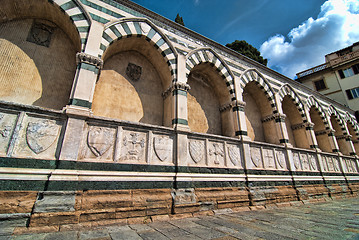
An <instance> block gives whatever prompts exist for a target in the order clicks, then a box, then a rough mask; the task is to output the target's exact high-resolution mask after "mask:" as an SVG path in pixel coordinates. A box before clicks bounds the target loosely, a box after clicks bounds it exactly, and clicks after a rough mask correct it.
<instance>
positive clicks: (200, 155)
mask: <svg viewBox="0 0 359 240" xmlns="http://www.w3.org/2000/svg"><path fill="white" fill-rule="evenodd" d="M189 154H190V155H191V158H192V160H193V161H194V162H195V163H199V162H200V161H202V159H204V143H203V142H201V141H190V142H189Z"/></svg>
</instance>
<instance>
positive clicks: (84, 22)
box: [74, 20, 89, 27]
mask: <svg viewBox="0 0 359 240" xmlns="http://www.w3.org/2000/svg"><path fill="white" fill-rule="evenodd" d="M74 24H75V25H76V27H88V26H89V23H88V22H87V20H78V21H74Z"/></svg>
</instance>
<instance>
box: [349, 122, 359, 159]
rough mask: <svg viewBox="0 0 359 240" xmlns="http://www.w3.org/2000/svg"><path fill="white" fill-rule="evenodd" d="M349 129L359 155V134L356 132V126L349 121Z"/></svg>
mask: <svg viewBox="0 0 359 240" xmlns="http://www.w3.org/2000/svg"><path fill="white" fill-rule="evenodd" d="M347 128H348V131H349V134H350V135H351V138H352V142H353V145H354V149H355V153H356V154H357V155H359V132H358V131H356V130H355V127H354V124H353V123H352V121H350V120H348V121H347Z"/></svg>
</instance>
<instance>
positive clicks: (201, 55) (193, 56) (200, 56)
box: [186, 48, 236, 101]
mask: <svg viewBox="0 0 359 240" xmlns="http://www.w3.org/2000/svg"><path fill="white" fill-rule="evenodd" d="M201 63H209V64H211V65H212V66H213V67H214V68H215V69H216V70H217V71H218V72H219V75H220V76H221V77H222V78H223V79H224V80H225V82H226V85H227V88H228V91H229V94H230V96H231V99H232V101H234V100H235V99H236V96H235V90H234V76H233V74H232V72H231V70H230V69H229V67H228V66H227V64H226V63H225V61H224V60H223V59H222V58H221V57H220V56H219V55H218V54H217V53H216V52H214V51H213V50H212V49H210V48H200V49H196V50H194V51H192V52H190V53H189V54H188V55H187V56H186V76H187V78H188V76H189V74H190V72H191V70H192V69H193V68H194V67H195V66H197V65H199V64H201Z"/></svg>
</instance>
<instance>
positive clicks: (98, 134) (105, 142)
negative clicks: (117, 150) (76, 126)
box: [87, 127, 114, 157]
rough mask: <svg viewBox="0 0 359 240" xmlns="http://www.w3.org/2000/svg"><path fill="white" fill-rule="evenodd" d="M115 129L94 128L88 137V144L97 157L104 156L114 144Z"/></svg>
mask: <svg viewBox="0 0 359 240" xmlns="http://www.w3.org/2000/svg"><path fill="white" fill-rule="evenodd" d="M113 136H114V133H113V129H108V128H103V127H92V128H91V129H90V130H89V132H88V135H87V144H88V146H89V148H90V150H91V152H92V153H93V154H95V155H96V157H100V156H102V155H103V154H104V153H105V152H107V150H108V149H109V148H110V147H111V146H112V144H113Z"/></svg>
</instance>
